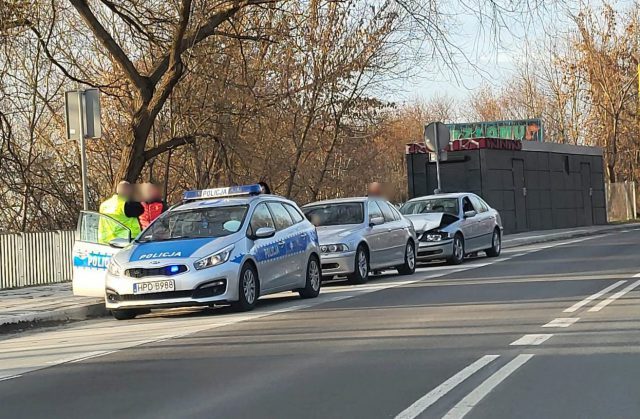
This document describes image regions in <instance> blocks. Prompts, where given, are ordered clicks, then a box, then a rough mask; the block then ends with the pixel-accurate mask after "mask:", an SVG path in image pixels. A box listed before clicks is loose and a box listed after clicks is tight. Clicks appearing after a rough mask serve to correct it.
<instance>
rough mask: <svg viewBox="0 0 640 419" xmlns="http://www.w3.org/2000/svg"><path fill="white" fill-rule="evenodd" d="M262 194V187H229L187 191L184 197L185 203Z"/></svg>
mask: <svg viewBox="0 0 640 419" xmlns="http://www.w3.org/2000/svg"><path fill="white" fill-rule="evenodd" d="M261 192H262V188H261V187H260V185H258V184H256V185H243V186H229V187H228V188H214V189H201V190H195V191H186V192H185V193H184V194H183V195H182V199H184V200H185V201H191V200H194V199H208V198H226V197H229V196H243V195H247V196H248V195H258V194H260V193H261Z"/></svg>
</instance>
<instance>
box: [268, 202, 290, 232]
mask: <svg viewBox="0 0 640 419" xmlns="http://www.w3.org/2000/svg"><path fill="white" fill-rule="evenodd" d="M267 206H268V207H269V210H271V215H273V221H274V222H275V223H276V230H284V229H285V228H288V227H291V226H292V225H293V220H292V219H291V216H290V215H289V212H287V210H286V209H284V207H283V206H282V204H280V203H278V202H269V203H267Z"/></svg>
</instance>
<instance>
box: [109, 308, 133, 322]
mask: <svg viewBox="0 0 640 419" xmlns="http://www.w3.org/2000/svg"><path fill="white" fill-rule="evenodd" d="M111 315H112V316H113V317H114V318H115V319H116V320H131V319H134V318H135V317H136V316H137V315H138V312H137V311H136V310H131V309H129V310H126V309H121V310H111Z"/></svg>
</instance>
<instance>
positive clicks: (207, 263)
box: [193, 245, 233, 270]
mask: <svg viewBox="0 0 640 419" xmlns="http://www.w3.org/2000/svg"><path fill="white" fill-rule="evenodd" d="M232 250H233V245H231V246H229V247H225V248H224V249H222V250H219V251H217V252H216V253H214V254H212V255H209V256H207V257H205V258H202V259H200V260H198V261H196V262H195V263H194V264H193V266H194V267H195V268H196V269H198V270H200V269H206V268H211V267H212V266H218V265H220V264H222V263H225V262H226V261H228V260H229V256H231V251H232Z"/></svg>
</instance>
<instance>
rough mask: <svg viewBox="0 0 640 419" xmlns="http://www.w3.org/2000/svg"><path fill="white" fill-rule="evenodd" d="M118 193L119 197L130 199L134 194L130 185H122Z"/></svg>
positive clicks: (119, 186)
mask: <svg viewBox="0 0 640 419" xmlns="http://www.w3.org/2000/svg"><path fill="white" fill-rule="evenodd" d="M117 193H118V195H120V196H122V197H124V198H127V199H129V198H131V194H132V193H133V188H132V187H131V185H130V184H128V183H121V184H120V185H118V190H117Z"/></svg>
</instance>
